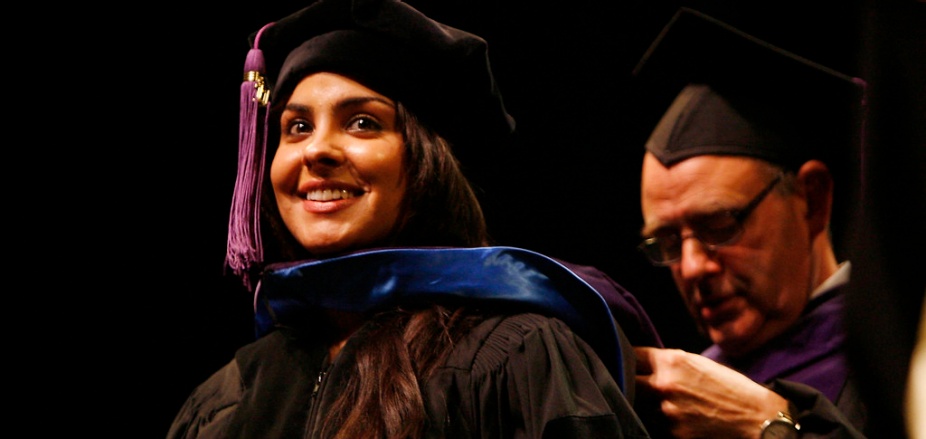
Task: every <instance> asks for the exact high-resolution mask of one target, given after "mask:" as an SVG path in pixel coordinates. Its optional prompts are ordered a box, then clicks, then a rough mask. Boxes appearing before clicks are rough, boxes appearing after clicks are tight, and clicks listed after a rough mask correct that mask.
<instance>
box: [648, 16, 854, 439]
mask: <svg viewBox="0 0 926 439" xmlns="http://www.w3.org/2000/svg"><path fill="white" fill-rule="evenodd" d="M636 74H637V76H638V77H639V78H641V84H645V87H654V86H657V85H658V86H659V87H661V89H662V90H671V91H672V94H673V95H674V96H675V98H674V100H673V101H672V103H671V105H669V107H668V110H667V111H666V112H665V114H664V115H663V116H662V119H661V120H660V121H659V122H658V124H657V125H656V127H655V129H654V130H653V132H652V134H651V136H650V138H649V140H648V141H647V143H646V152H645V155H644V158H643V168H642V177H641V207H642V214H643V220H644V226H643V228H642V231H641V233H642V235H643V237H644V241H643V243H642V244H641V246H640V248H641V250H643V251H644V253H645V254H646V255H647V256H648V257H649V258H650V260H651V261H652V262H653V263H654V264H655V265H659V266H665V267H668V269H669V270H670V272H671V274H672V277H673V279H674V281H675V284H676V286H677V287H678V290H679V291H680V292H681V294H682V298H683V300H684V302H685V304H686V305H687V307H688V309H689V311H690V312H691V315H692V316H693V318H694V319H695V321H696V323H698V325H699V327H700V328H702V329H703V331H704V332H705V334H706V335H707V336H709V337H710V340H711V341H712V342H713V344H712V345H711V346H710V347H709V348H708V349H707V350H706V351H704V352H703V353H701V354H700V355H698V354H694V353H688V352H683V351H681V350H667V349H658V348H638V349H637V350H636V352H637V355H638V357H639V366H638V378H637V380H638V386H639V387H638V389H639V392H640V394H641V395H646V396H647V397H648V398H650V402H652V403H653V407H654V408H657V409H658V412H659V416H663V417H664V419H665V420H667V421H668V422H658V423H657V422H651V425H650V427H649V428H652V429H653V430H654V431H655V432H659V429H661V426H663V425H664V426H665V429H666V431H665V433H671V434H672V435H673V436H675V437H717V438H720V437H722V438H760V437H761V438H783V437H784V438H790V437H795V438H796V437H805V438H808V437H864V436H863V432H864V427H865V417H866V414H865V407H864V404H863V402H862V401H861V398H860V397H859V396H858V394H857V392H856V390H855V387H854V385H853V383H852V379H853V378H852V373H851V370H850V368H849V365H848V360H847V358H846V349H845V331H844V329H843V327H842V314H843V308H844V297H843V294H842V290H841V288H842V287H843V286H844V285H845V284H846V283H847V282H848V279H849V270H850V263H849V261H846V260H840V259H839V257H837V252H836V251H835V250H834V244H833V236H834V233H832V231H831V226H830V220H831V217H833V215H834V213H837V214H838V213H839V212H840V211H839V210H834V197H835V195H836V192H837V190H838V191H843V194H850V193H851V190H850V187H851V185H847V186H840V185H841V184H844V183H846V182H848V181H851V177H852V171H851V169H852V168H853V166H852V164H853V159H852V157H854V156H855V155H856V154H857V152H858V145H857V143H858V141H859V140H860V134H859V133H860V132H861V130H860V125H859V124H860V121H861V118H860V117H858V113H857V112H856V110H858V109H859V107H860V106H859V103H860V101H861V95H862V92H863V88H864V82H863V81H861V80H858V79H854V78H850V77H848V76H845V75H843V74H841V73H838V72H835V71H832V70H830V69H828V68H826V67H823V66H820V65H818V64H815V63H813V62H810V61H808V60H806V59H804V58H800V57H798V56H796V55H793V54H791V53H789V52H786V51H784V50H781V49H779V48H777V47H774V46H772V45H770V44H768V43H766V42H763V41H760V40H758V39H756V38H754V37H752V36H750V35H747V34H745V33H743V32H741V31H739V30H737V29H734V28H732V27H730V26H729V25H727V24H725V23H722V22H720V21H718V20H715V19H713V18H711V17H709V16H706V15H704V14H702V13H699V12H697V11H694V10H690V9H682V10H680V12H679V13H678V14H677V15H676V16H675V17H674V18H673V20H672V22H670V24H669V25H668V26H667V27H666V28H665V29H664V31H663V33H662V34H661V35H660V37H659V38H658V39H657V41H656V42H654V43H653V45H652V46H651V47H650V50H649V51H648V52H647V54H646V55H645V56H644V59H643V61H641V63H640V64H639V65H638V68H637V71H636ZM841 201H842V202H845V200H844V199H841ZM841 206H844V205H841ZM837 236H838V235H837ZM644 416H647V415H645V414H644ZM651 421H652V420H651ZM659 421H663V419H659Z"/></svg>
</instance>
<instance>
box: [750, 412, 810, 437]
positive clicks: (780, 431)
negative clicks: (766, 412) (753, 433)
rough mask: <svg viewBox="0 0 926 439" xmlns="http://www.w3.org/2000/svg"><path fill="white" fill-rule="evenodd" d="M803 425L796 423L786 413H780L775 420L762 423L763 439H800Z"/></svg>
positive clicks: (761, 435)
mask: <svg viewBox="0 0 926 439" xmlns="http://www.w3.org/2000/svg"><path fill="white" fill-rule="evenodd" d="M800 430H801V425H800V424H798V423H797V422H794V419H791V416H790V415H788V414H787V413H785V412H778V416H776V417H775V418H774V419H766V420H765V422H763V423H762V433H761V434H760V435H759V437H760V438H761V439H797V438H799V437H800V434H799V433H800Z"/></svg>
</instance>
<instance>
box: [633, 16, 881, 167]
mask: <svg viewBox="0 0 926 439" xmlns="http://www.w3.org/2000/svg"><path fill="white" fill-rule="evenodd" d="M633 74H634V81H635V82H636V85H637V86H638V87H641V88H642V89H643V90H649V91H651V93H650V92H647V93H650V94H649V96H651V97H653V98H654V99H663V101H661V102H664V103H665V106H663V107H661V108H663V109H666V108H668V111H666V112H665V114H664V115H663V116H662V119H661V120H660V122H659V123H658V124H657V125H656V128H655V129H654V130H653V132H652V134H651V135H650V138H649V140H648V141H647V143H646V150H647V151H649V152H651V153H653V154H654V155H655V156H656V157H657V158H658V159H659V160H660V161H661V162H662V163H663V164H664V165H666V166H671V165H672V164H674V163H677V162H679V161H681V160H684V159H686V158H688V157H692V156H696V155H703V154H732V155H745V156H752V157H757V158H760V159H764V160H766V161H769V162H772V163H776V164H779V165H782V166H784V167H785V168H787V169H791V170H794V169H796V168H797V167H799V166H800V165H801V164H802V163H804V162H806V161H807V160H810V159H819V160H822V161H824V162H825V163H827V165H828V166H829V167H830V168H831V170H833V171H834V174H835V173H839V172H844V171H846V170H847V169H848V168H851V167H853V165H851V162H853V161H855V160H857V159H856V157H857V155H858V153H859V150H860V149H859V147H860V145H859V144H858V142H860V141H861V139H862V133H863V123H862V122H863V119H862V110H863V97H864V89H865V82H864V81H863V80H861V79H858V78H852V77H849V76H847V75H845V74H842V73H840V72H837V71H835V70H833V69H830V68H827V67H825V66H822V65H820V64H817V63H815V62H813V61H810V60H808V59H806V58H803V57H800V56H798V55H796V54H793V53H791V52H788V51H786V50H783V49H781V48H779V47H776V46H773V45H772V44H769V43H767V42H765V41H762V40H759V39H758V38H755V37H753V36H751V35H748V34H746V33H745V32H742V31H740V30H738V29H735V28H733V27H732V26H730V25H728V24H726V23H723V22H721V21H719V20H717V19H715V18H712V17H710V16H708V15H705V14H703V13H701V12H698V11H695V10H693V9H689V8H681V9H680V10H679V11H678V12H677V13H676V14H675V15H674V16H673V17H672V19H671V20H670V22H669V23H668V24H667V25H666V26H665V27H664V28H663V30H662V32H661V33H660V34H659V35H658V37H657V38H656V40H655V41H654V42H653V43H652V44H651V45H650V47H649V48H648V50H647V51H646V53H645V54H644V56H643V57H642V59H641V60H640V61H639V63H638V64H637V66H636V67H635V69H634V72H633ZM668 99H674V101H673V102H672V103H671V105H669V101H668Z"/></svg>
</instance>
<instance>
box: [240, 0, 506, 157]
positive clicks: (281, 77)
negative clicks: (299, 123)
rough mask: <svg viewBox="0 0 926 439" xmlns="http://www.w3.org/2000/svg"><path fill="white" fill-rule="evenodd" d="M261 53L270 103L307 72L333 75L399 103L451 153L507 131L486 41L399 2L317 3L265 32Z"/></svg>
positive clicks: (335, 0) (337, 0) (347, 0)
mask: <svg viewBox="0 0 926 439" xmlns="http://www.w3.org/2000/svg"><path fill="white" fill-rule="evenodd" d="M255 36H256V33H255V35H252V38H251V40H252V42H253V40H254V37H255ZM260 49H261V50H262V51H263V53H264V60H265V63H266V69H267V78H268V80H269V81H270V82H271V88H272V90H273V91H272V93H271V96H270V99H271V100H273V99H279V98H281V97H283V96H287V95H288V94H289V93H290V92H291V91H292V90H293V88H294V87H295V85H296V83H297V82H298V81H299V80H300V79H302V77H303V76H305V74H307V73H310V72H313V71H332V72H336V73H339V74H343V75H345V76H348V77H351V78H353V79H355V80H357V81H358V82H360V83H362V84H364V85H366V86H367V87H370V88H372V89H374V90H376V91H377V92H379V93H382V94H384V95H386V96H389V97H390V98H392V99H396V100H398V101H401V102H402V103H403V104H404V105H405V106H406V107H408V108H409V109H410V110H411V111H412V112H413V113H415V115H416V116H417V117H418V118H419V120H422V121H423V122H424V123H425V124H426V125H428V126H430V127H431V128H433V129H434V130H436V131H437V132H438V133H439V134H441V136H443V137H444V138H446V139H448V140H450V141H451V143H453V144H454V146H455V147H456V148H457V150H460V149H464V148H466V149H469V148H479V147H480V146H481V145H487V144H490V143H492V142H493V141H494V140H497V139H499V138H504V137H505V136H506V135H508V134H511V133H512V132H513V130H514V119H513V118H512V117H511V116H510V115H509V114H508V113H507V112H506V110H505V106H504V104H503V102H502V97H501V94H500V93H499V90H498V87H497V85H496V82H495V78H494V76H493V74H492V70H491V68H490V63H489V56H488V47H487V43H486V41H485V40H484V39H483V38H481V37H479V36H477V35H474V34H471V33H469V32H466V31H463V30H460V29H456V28H454V27H451V26H448V25H445V24H442V23H439V22H437V21H435V20H433V19H431V18H429V17H427V16H425V15H424V14H423V13H421V12H420V11H418V10H416V9H414V8H413V7H411V6H410V5H408V4H405V3H403V2H401V1H398V0H319V1H316V2H315V3H313V4H311V5H309V6H307V7H305V8H303V9H301V10H299V11H297V12H295V13H294V14H292V15H289V16H287V17H285V18H283V19H281V20H279V21H277V22H276V23H274V24H273V25H272V26H270V27H268V28H267V29H266V30H264V31H263V33H262V35H261V37H260ZM458 152H459V151H458Z"/></svg>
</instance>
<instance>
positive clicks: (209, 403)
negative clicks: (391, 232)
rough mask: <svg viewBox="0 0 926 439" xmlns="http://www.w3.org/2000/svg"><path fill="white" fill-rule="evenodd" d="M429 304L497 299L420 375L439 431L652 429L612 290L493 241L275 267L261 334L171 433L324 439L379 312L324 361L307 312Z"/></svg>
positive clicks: (432, 427) (639, 433)
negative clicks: (637, 400) (640, 411)
mask: <svg viewBox="0 0 926 439" xmlns="http://www.w3.org/2000/svg"><path fill="white" fill-rule="evenodd" d="M422 301H427V302H439V303H451V304H455V305H466V306H478V307H480V309H482V310H487V309H489V310H491V309H497V310H499V312H497V313H490V315H489V317H487V318H485V320H483V321H482V322H481V323H480V324H478V325H477V326H476V327H475V328H474V329H473V330H472V331H471V332H469V333H468V334H467V335H466V336H464V337H463V338H462V339H461V340H460V341H459V342H458V343H457V344H455V346H454V348H453V349H452V351H451V353H450V355H449V356H448V358H447V361H446V362H445V363H444V365H443V366H442V367H440V368H439V369H438V370H437V371H436V372H435V373H434V374H433V375H431V376H430V378H429V379H428V380H426V381H424V382H422V383H420V388H421V390H422V394H423V398H424V402H425V405H426V410H427V413H428V417H429V420H430V421H429V424H428V430H427V436H428V437H433V438H464V437H465V438H487V437H492V438H543V437H555V438H646V437H649V436H648V433H647V432H646V429H645V428H644V427H643V425H642V423H641V422H640V420H639V418H638V417H637V415H636V414H635V413H634V411H633V382H634V379H633V378H634V370H635V368H634V359H633V355H632V351H631V350H630V342H629V340H628V339H627V337H626V336H625V335H624V333H623V331H622V330H621V328H620V326H619V325H616V324H615V320H614V317H613V315H612V313H611V311H610V310H609V308H608V304H607V303H606V302H605V300H604V299H603V298H602V295H601V294H600V293H599V292H598V291H596V290H595V288H592V287H591V285H590V284H589V283H588V282H586V281H585V280H584V279H583V277H581V276H579V275H577V274H576V273H575V272H574V271H572V270H571V269H569V268H567V267H566V266H565V265H563V264H561V263H560V262H557V261H555V260H552V259H550V258H547V257H545V256H542V255H539V254H536V253H533V252H530V251H526V250H522V249H515V248H507V247H490V248H480V249H411V250H409V249H384V250H376V251H368V252H361V253H359V254H354V255H349V256H347V257H344V258H336V259H331V260H325V261H312V262H308V263H297V264H286V265H282V266H276V267H272V268H271V270H270V271H269V272H268V273H267V274H266V275H265V276H264V277H263V278H262V281H261V286H260V288H259V289H258V292H257V302H256V303H257V307H256V311H257V331H258V336H259V339H258V340H257V341H256V342H254V343H251V344H249V345H247V346H245V347H243V348H242V349H240V350H239V351H238V353H237V354H236V357H235V359H234V360H233V361H231V362H230V363H228V364H227V365H226V366H225V367H223V368H222V369H221V370H219V371H218V372H216V373H215V374H214V375H213V376H212V377H210V378H209V379H208V380H207V381H206V382H204V383H203V384H202V385H200V386H199V387H198V388H197V389H195V390H194V392H193V394H192V395H191V396H190V398H189V399H188V400H187V402H186V403H185V405H184V406H183V408H182V409H181V411H180V413H179V414H178V415H177V417H176V419H175V421H174V423H173V425H172V426H171V429H170V431H169V433H168V438H171V439H176V438H218V437H223V438H231V437H241V438H249V437H250V438H253V437H260V438H286V437H292V438H304V437H316V428H317V427H318V426H319V421H320V419H321V417H323V416H325V413H326V412H327V407H329V406H330V404H331V402H332V401H333V400H334V398H336V397H337V396H338V395H339V394H340V393H341V389H342V388H343V387H342V386H343V382H344V380H346V378H347V375H346V374H347V373H348V371H349V370H350V368H349V367H348V366H349V365H350V364H352V362H353V361H354V360H353V356H354V353H355V349H356V345H357V343H358V340H362V339H363V337H365V335H366V333H367V332H368V331H369V325H371V323H367V324H366V325H365V326H363V327H361V329H360V330H358V331H357V332H356V333H354V335H352V336H351V338H350V339H348V341H347V343H346V344H345V346H344V348H343V349H342V350H341V353H340V354H339V355H338V357H337V358H336V359H335V360H334V362H333V363H332V364H325V358H326V355H327V346H326V345H325V344H324V343H323V342H322V341H321V340H320V339H319V338H318V337H314V336H313V334H312V333H311V332H310V331H304V330H302V329H301V328H303V327H305V325H300V322H301V321H303V320H304V319H305V318H306V317H307V316H311V315H312V313H313V312H315V311H317V310H318V309H319V307H321V308H328V309H340V310H351V311H369V310H377V309H387V308H389V307H393V306H396V305H399V304H409V303H421V302H422ZM644 319H645V315H644ZM645 320H646V321H647V322H648V319H645ZM656 339H657V340H658V337H656ZM323 371H324V372H325V373H324V374H322V372H323ZM319 377H323V379H321V380H319ZM319 383H320V385H319V386H318V387H317V389H316V384H319Z"/></svg>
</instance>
